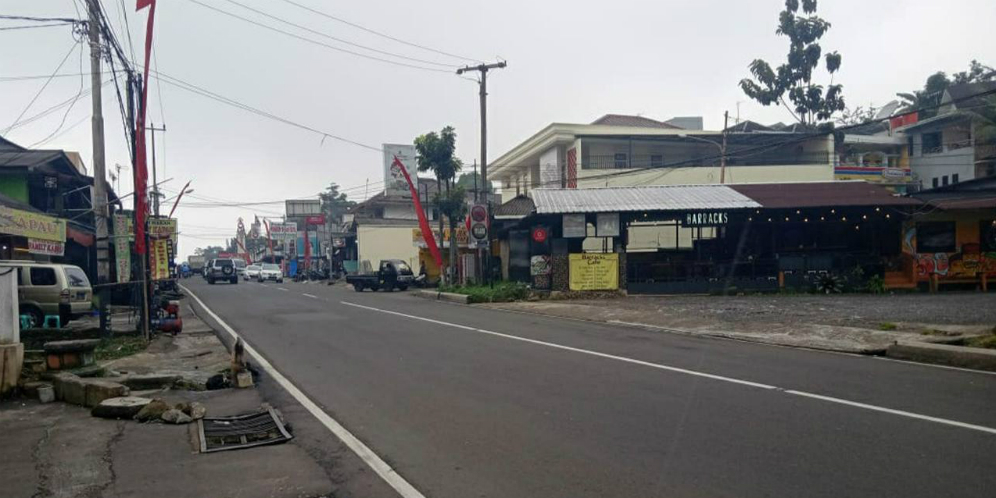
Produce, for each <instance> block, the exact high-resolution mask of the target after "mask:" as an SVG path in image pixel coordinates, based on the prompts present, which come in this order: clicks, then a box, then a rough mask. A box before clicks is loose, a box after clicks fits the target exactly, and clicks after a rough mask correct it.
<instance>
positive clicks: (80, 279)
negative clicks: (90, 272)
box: [65, 266, 90, 287]
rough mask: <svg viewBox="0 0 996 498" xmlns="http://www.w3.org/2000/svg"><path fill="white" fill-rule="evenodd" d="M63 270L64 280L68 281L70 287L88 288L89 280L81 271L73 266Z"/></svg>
mask: <svg viewBox="0 0 996 498" xmlns="http://www.w3.org/2000/svg"><path fill="white" fill-rule="evenodd" d="M65 270H66V280H68V281H69V286H70V287H90V280H89V279H87V278H86V273H83V270H81V269H79V268H76V267H75V266H67V267H65Z"/></svg>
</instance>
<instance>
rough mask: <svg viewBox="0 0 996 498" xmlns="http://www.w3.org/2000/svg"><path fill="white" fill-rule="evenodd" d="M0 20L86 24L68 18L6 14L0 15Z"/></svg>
mask: <svg viewBox="0 0 996 498" xmlns="http://www.w3.org/2000/svg"><path fill="white" fill-rule="evenodd" d="M0 19H8V20H11V21H33V22H61V23H70V24H86V21H83V20H82V19H72V18H69V17H30V16H11V15H6V14H0Z"/></svg>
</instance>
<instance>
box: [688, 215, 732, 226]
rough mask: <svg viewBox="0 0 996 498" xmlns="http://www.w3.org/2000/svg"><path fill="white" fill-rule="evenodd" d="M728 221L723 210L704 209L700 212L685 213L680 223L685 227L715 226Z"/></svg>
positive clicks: (728, 218) (727, 216)
mask: <svg viewBox="0 0 996 498" xmlns="http://www.w3.org/2000/svg"><path fill="white" fill-rule="evenodd" d="M729 221H730V217H729V215H728V214H727V213H726V212H724V211H706V212H702V213H685V218H684V219H683V220H682V222H681V225H682V226H686V227H715V226H720V225H725V224H727V223H728V222H729Z"/></svg>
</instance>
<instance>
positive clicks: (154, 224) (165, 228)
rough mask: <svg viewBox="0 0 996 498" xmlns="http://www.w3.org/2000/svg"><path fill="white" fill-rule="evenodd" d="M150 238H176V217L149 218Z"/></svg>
mask: <svg viewBox="0 0 996 498" xmlns="http://www.w3.org/2000/svg"><path fill="white" fill-rule="evenodd" d="M149 238H152V239H165V238H169V239H172V240H174V241H175V240H176V218H149Z"/></svg>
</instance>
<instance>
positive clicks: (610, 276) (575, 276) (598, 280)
mask: <svg viewBox="0 0 996 498" xmlns="http://www.w3.org/2000/svg"><path fill="white" fill-rule="evenodd" d="M569 285H570V289H571V290H575V291H588V290H616V289H618V288H619V255H618V254H615V253H611V254H571V255H570V284H569Z"/></svg>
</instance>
